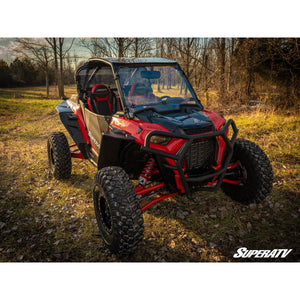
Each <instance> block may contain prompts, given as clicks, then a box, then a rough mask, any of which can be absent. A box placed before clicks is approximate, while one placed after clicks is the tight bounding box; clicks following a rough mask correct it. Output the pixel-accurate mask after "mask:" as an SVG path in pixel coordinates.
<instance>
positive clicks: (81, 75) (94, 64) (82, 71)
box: [75, 58, 203, 119]
mask: <svg viewBox="0 0 300 300" xmlns="http://www.w3.org/2000/svg"><path fill="white" fill-rule="evenodd" d="M143 66H145V67H151V66H153V67H163V66H172V67H176V69H178V70H180V72H181V73H182V75H183V76H184V77H185V78H186V75H185V74H184V72H183V70H182V69H181V67H180V65H179V64H178V63H177V62H176V61H173V60H169V59H164V58H122V59H115V58H91V59H89V61H88V62H87V63H85V64H83V65H81V66H80V67H79V68H78V69H77V70H76V72H75V81H76V85H77V93H78V98H79V99H80V100H82V101H83V102H86V101H87V99H88V97H90V94H91V89H92V87H93V86H92V85H94V84H97V83H99V80H98V81H97V79H96V78H97V76H98V77H99V76H100V77H101V76H102V80H104V82H103V83H105V84H107V85H109V86H110V89H111V90H112V91H114V92H115V93H117V96H118V97H119V99H120V103H121V109H122V110H123V112H124V113H125V117H126V118H128V119H132V118H133V117H134V114H135V112H134V110H133V109H132V108H130V107H129V106H128V103H127V102H126V99H125V96H124V93H123V90H122V88H121V83H120V75H119V70H120V68H122V67H128V68H134V67H143ZM103 70H105V71H106V74H104V73H105V72H103ZM101 71H102V73H101ZM99 74H100V75H99ZM91 84H92V85H91ZM186 84H187V85H188V87H189V89H190V91H191V93H192V96H193V98H194V99H195V100H196V101H197V102H198V104H199V106H200V107H201V109H203V106H202V105H201V102H200V100H199V99H198V98H197V96H196V93H195V91H194V89H193V87H192V86H191V85H190V83H189V81H188V80H186ZM141 109H143V107H142V108H141ZM145 109H147V107H145Z"/></svg>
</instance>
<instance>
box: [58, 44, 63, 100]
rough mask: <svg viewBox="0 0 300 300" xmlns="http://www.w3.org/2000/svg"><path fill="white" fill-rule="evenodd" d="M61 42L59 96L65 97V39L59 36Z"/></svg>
mask: <svg viewBox="0 0 300 300" xmlns="http://www.w3.org/2000/svg"><path fill="white" fill-rule="evenodd" d="M58 42H59V68H60V70H59V79H60V82H59V83H60V93H59V97H60V98H61V97H63V96H64V95H65V91H64V80H63V44H64V39H63V38H59V39H58Z"/></svg>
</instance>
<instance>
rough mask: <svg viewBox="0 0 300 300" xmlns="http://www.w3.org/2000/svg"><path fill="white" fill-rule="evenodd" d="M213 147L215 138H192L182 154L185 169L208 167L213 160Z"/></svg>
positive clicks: (214, 147)
mask: <svg viewBox="0 0 300 300" xmlns="http://www.w3.org/2000/svg"><path fill="white" fill-rule="evenodd" d="M215 149H216V139H215V138H208V139H197V140H194V141H193V142H192V144H191V145H190V147H189V149H188V150H187V152H186V154H185V156H184V159H185V163H186V167H187V171H189V170H195V169H206V168H208V167H209V166H210V165H211V164H212V163H213V162H214V158H215Z"/></svg>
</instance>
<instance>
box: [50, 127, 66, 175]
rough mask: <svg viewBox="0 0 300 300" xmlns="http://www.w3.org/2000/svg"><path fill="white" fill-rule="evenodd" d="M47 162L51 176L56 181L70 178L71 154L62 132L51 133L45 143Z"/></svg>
mask: <svg viewBox="0 0 300 300" xmlns="http://www.w3.org/2000/svg"><path fill="white" fill-rule="evenodd" d="M47 150H48V160H49V167H50V172H51V174H52V175H53V176H54V177H55V178H56V179H67V178H70V176H71V170H72V162H71V152H70V148H69V144H68V141H67V138H66V136H65V135H64V133H62V132H53V133H51V135H50V136H49V138H48V142H47Z"/></svg>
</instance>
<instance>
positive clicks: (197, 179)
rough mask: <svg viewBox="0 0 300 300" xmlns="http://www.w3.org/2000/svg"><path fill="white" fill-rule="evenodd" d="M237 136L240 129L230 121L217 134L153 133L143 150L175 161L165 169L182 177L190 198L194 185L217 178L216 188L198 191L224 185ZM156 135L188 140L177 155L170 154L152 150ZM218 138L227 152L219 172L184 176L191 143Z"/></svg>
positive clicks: (147, 138) (148, 137)
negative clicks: (230, 129) (153, 137)
mask: <svg viewBox="0 0 300 300" xmlns="http://www.w3.org/2000/svg"><path fill="white" fill-rule="evenodd" d="M230 126H231V128H232V130H233V134H232V137H231V138H230V139H229V138H228V137H227V135H226V132H227V130H228V129H229V127H230ZM237 134H238V129H237V127H236V125H235V122H234V121H233V120H232V119H230V120H228V121H227V122H226V124H225V125H224V126H223V128H222V129H221V130H219V131H215V132H210V133H201V134H197V135H186V134H174V133H172V132H165V131H158V130H156V131H152V132H150V133H149V134H148V135H147V137H146V139H145V144H144V146H143V147H142V148H143V150H145V151H147V152H150V153H153V154H157V155H161V156H162V157H167V158H170V159H173V160H174V161H175V163H176V166H171V165H169V164H164V167H166V168H169V169H171V170H174V171H178V174H179V176H180V179H181V182H182V185H183V187H184V190H185V193H186V194H187V195H188V196H189V195H190V194H191V192H192V190H191V186H192V185H195V184H197V183H203V182H205V181H207V180H210V179H211V180H212V179H213V178H215V181H216V182H217V183H216V184H215V185H214V186H209V187H199V188H198V189H197V190H207V191H214V190H216V189H218V188H219V187H220V185H221V184H222V180H223V178H224V176H225V173H226V170H227V167H228V164H229V162H230V160H231V157H232V154H233V146H234V143H235V140H236V137H237ZM154 135H160V136H167V137H172V138H178V139H184V140H186V143H184V144H183V146H182V147H181V148H180V149H179V150H178V151H177V153H176V154H170V153H168V152H164V151H160V150H156V149H153V148H150V146H149V144H150V139H151V137H152V136H154ZM217 136H218V137H221V138H222V139H223V140H224V142H225V150H224V154H223V158H222V161H221V166H220V168H219V169H218V170H217V171H212V172H210V173H209V174H205V175H199V176H192V177H191V176H190V177H186V176H185V174H184V169H183V168H182V166H183V163H182V162H183V158H184V156H185V154H186V152H187V151H188V149H189V147H190V146H191V143H192V142H193V141H194V140H196V139H205V138H212V137H217Z"/></svg>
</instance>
